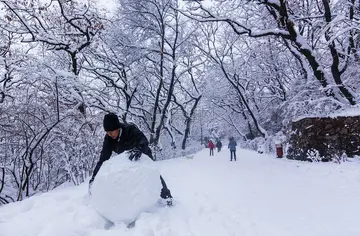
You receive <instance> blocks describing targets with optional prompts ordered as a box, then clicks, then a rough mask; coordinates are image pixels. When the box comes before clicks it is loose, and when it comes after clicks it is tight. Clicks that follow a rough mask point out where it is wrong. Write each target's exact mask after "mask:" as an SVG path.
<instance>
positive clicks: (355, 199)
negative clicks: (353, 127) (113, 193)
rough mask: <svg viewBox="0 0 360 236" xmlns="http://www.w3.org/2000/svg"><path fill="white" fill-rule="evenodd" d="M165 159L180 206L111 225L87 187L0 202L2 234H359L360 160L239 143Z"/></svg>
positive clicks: (166, 173) (163, 165) (164, 170)
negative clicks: (309, 159)
mask: <svg viewBox="0 0 360 236" xmlns="http://www.w3.org/2000/svg"><path fill="white" fill-rule="evenodd" d="M237 155H238V161H237V162H230V161H229V160H228V151H227V150H223V151H222V152H220V153H215V156H213V157H209V156H208V150H203V151H201V152H200V153H198V154H196V155H195V157H194V159H184V158H179V159H176V160H169V161H163V162H159V165H160V166H161V167H160V168H161V171H162V174H163V176H164V177H165V178H166V181H167V182H168V185H169V187H170V188H171V190H172V193H173V195H174V196H175V197H176V199H177V205H176V206H175V207H173V208H158V209H156V212H152V213H142V214H141V215H140V217H139V219H138V221H137V223H136V227H135V228H132V229H128V228H126V226H125V225H124V224H120V225H116V226H114V227H112V228H111V229H109V230H106V229H105V228H104V225H105V222H104V220H103V219H102V218H101V217H100V216H98V214H96V213H95V212H94V210H93V209H92V208H91V207H89V206H88V199H87V197H86V192H87V186H86V185H82V186H79V187H69V188H64V189H57V190H55V191H52V192H50V193H46V194H43V195H40V196H35V197H32V198H30V199H27V200H25V201H23V202H19V203H13V204H9V205H7V206H5V207H0V235H1V236H22V235H27V236H33V235H34V236H35V235H40V236H47V235H55V236H57V235H59V236H60V235H61V236H67V235H69V236H70V235H72V236H77V235H84V236H85V235H94V236H95V235H109V236H112V235H117V236H120V235H121V236H126V235H139V236H140V235H141V236H226V235H229V236H233V235H234V236H235V235H239V236H290V235H291V236H335V235H336V236H338V235H346V236H358V235H360V224H359V223H358V221H359V219H360V204H359V203H360V186H359V185H360V170H359V167H360V163H359V162H353V163H345V164H342V165H336V164H333V163H322V164H317V163H300V162H295V161H289V160H285V159H284V160H278V159H276V158H274V157H271V156H269V155H260V154H257V153H256V152H252V151H247V150H239V151H238V152H237Z"/></svg>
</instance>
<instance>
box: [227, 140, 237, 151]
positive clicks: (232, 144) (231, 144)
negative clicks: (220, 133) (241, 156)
mask: <svg viewBox="0 0 360 236" xmlns="http://www.w3.org/2000/svg"><path fill="white" fill-rule="evenodd" d="M236 146H237V143H236V141H235V140H234V139H231V140H230V142H229V145H228V148H229V149H230V151H236Z"/></svg>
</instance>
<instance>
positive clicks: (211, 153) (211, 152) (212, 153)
mask: <svg viewBox="0 0 360 236" xmlns="http://www.w3.org/2000/svg"><path fill="white" fill-rule="evenodd" d="M210 156H214V148H210Z"/></svg>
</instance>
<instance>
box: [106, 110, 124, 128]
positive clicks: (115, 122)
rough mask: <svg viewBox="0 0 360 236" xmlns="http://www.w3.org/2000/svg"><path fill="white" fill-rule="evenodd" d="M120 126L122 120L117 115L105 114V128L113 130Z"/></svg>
mask: <svg viewBox="0 0 360 236" xmlns="http://www.w3.org/2000/svg"><path fill="white" fill-rule="evenodd" d="M118 128H120V122H119V118H118V117H117V115H115V114H114V113H109V114H106V115H105V116H104V130H105V131H113V130H116V129H118Z"/></svg>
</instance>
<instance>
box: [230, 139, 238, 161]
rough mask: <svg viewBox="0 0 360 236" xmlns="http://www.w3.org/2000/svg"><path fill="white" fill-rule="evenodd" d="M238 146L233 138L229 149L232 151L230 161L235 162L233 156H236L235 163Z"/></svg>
mask: <svg viewBox="0 0 360 236" xmlns="http://www.w3.org/2000/svg"><path fill="white" fill-rule="evenodd" d="M236 146H237V143H236V141H235V140H234V137H231V138H230V140H229V145H228V148H229V149H230V161H232V160H233V155H234V161H236Z"/></svg>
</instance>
